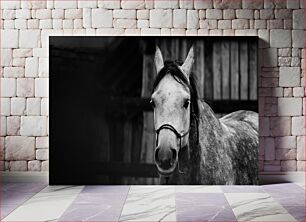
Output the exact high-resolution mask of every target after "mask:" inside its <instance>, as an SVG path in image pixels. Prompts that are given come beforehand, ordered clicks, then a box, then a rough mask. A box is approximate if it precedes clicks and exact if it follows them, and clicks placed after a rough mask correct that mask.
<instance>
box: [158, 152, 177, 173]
mask: <svg viewBox="0 0 306 222" xmlns="http://www.w3.org/2000/svg"><path fill="white" fill-rule="evenodd" d="M154 160H155V163H156V166H157V169H158V172H159V173H160V174H162V175H170V174H172V173H173V171H174V170H175V168H176V164H177V161H178V155H177V151H176V149H173V148H159V147H157V148H156V149H155V155H154Z"/></svg>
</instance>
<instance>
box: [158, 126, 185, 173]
mask: <svg viewBox="0 0 306 222" xmlns="http://www.w3.org/2000/svg"><path fill="white" fill-rule="evenodd" d="M163 129H168V130H170V131H172V132H173V133H174V134H175V135H176V136H177V138H179V140H180V150H181V149H182V138H184V137H185V136H186V135H187V134H188V133H189V131H190V127H189V129H188V130H187V131H186V132H184V133H182V134H180V133H179V132H178V131H177V130H176V129H175V128H174V127H173V126H172V125H170V124H163V125H161V126H160V127H159V128H158V129H157V130H155V132H156V135H157V138H156V146H157V145H158V139H159V132H160V131H161V130H163ZM178 172H179V173H182V174H183V173H184V172H183V171H181V170H180V161H178ZM168 179H169V178H168Z"/></svg>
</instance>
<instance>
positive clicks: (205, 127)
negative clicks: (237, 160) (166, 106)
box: [190, 101, 224, 183]
mask: <svg viewBox="0 0 306 222" xmlns="http://www.w3.org/2000/svg"><path fill="white" fill-rule="evenodd" d="M198 105H199V116H198V124H197V130H198V141H197V143H196V144H195V143H193V142H191V144H190V151H191V154H192V158H191V161H192V162H191V165H190V166H191V168H190V171H192V172H194V173H192V172H190V173H191V174H193V176H192V177H193V178H194V179H195V180H196V181H195V182H196V183H201V182H200V180H201V179H200V178H199V177H198V175H200V174H201V173H200V172H199V171H201V167H203V166H204V167H205V168H206V170H207V171H208V170H209V168H211V166H209V165H211V163H209V162H210V160H209V159H211V161H212V160H214V159H218V155H219V152H218V151H217V149H222V146H220V144H221V143H222V142H221V138H222V137H223V133H224V132H223V128H222V125H221V123H220V121H219V119H218V118H217V117H216V115H215V113H214V112H213V110H212V109H211V108H210V106H209V105H208V104H207V103H205V102H202V101H199V102H198ZM211 170H213V169H211ZM202 171H203V170H202Z"/></svg>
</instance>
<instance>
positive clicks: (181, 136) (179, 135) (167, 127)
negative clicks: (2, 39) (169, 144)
mask: <svg viewBox="0 0 306 222" xmlns="http://www.w3.org/2000/svg"><path fill="white" fill-rule="evenodd" d="M162 129H168V130H170V131H172V132H173V133H174V134H175V135H176V136H177V138H179V139H180V148H182V147H181V146H182V143H181V142H182V138H184V137H185V136H186V135H187V134H188V133H189V131H190V128H189V129H188V130H187V131H186V132H185V133H182V134H180V133H179V132H178V131H177V130H176V129H175V128H174V127H173V126H172V125H170V124H163V125H161V126H160V127H159V128H158V129H157V130H155V132H156V135H157V139H156V146H157V145H158V138H159V132H160V131H161V130H162Z"/></svg>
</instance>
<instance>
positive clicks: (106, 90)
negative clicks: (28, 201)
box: [49, 36, 258, 185]
mask: <svg viewBox="0 0 306 222" xmlns="http://www.w3.org/2000/svg"><path fill="white" fill-rule="evenodd" d="M257 42H258V39H257V37H213V36H210V37H68V36H65V37H50V41H49V44H50V48H49V50H50V51H49V53H50V56H49V57H50V175H49V177H50V178H49V182H50V184H53V185H55V184H56V185H59V184H118V185H120V184H182V185H195V184H206V185H209V184H218V185H221V184H244V185H246V184H257V183H258V101H257Z"/></svg>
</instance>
